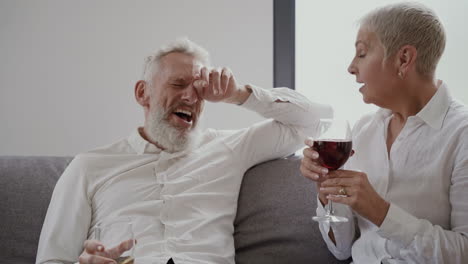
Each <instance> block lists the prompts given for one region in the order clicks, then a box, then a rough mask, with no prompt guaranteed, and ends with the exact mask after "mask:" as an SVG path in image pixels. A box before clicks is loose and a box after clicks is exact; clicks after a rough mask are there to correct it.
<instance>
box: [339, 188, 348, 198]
mask: <svg viewBox="0 0 468 264" xmlns="http://www.w3.org/2000/svg"><path fill="white" fill-rule="evenodd" d="M338 194H340V195H345V196H346V195H348V193H347V192H346V189H345V188H344V187H341V188H340V189H339V190H338Z"/></svg>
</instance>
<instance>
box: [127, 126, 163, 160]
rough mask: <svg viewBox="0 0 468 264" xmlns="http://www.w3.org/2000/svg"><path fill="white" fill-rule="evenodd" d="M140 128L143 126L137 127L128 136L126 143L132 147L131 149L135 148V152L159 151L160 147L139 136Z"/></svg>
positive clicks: (154, 152) (155, 152) (153, 152)
mask: <svg viewBox="0 0 468 264" xmlns="http://www.w3.org/2000/svg"><path fill="white" fill-rule="evenodd" d="M141 129H143V128H141V127H139V128H137V129H135V130H134V131H133V132H132V133H131V134H130V136H129V137H128V143H129V144H130V146H131V147H132V148H133V150H135V152H136V153H137V154H147V153H152V154H157V153H161V149H160V148H158V147H156V146H155V145H154V144H151V143H150V142H148V141H147V140H146V139H144V138H143V137H142V136H141V133H140V130H141Z"/></svg>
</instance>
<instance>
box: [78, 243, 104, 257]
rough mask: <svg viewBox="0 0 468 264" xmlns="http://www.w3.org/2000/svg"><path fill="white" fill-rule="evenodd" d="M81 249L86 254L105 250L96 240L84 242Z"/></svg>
mask: <svg viewBox="0 0 468 264" xmlns="http://www.w3.org/2000/svg"><path fill="white" fill-rule="evenodd" d="M83 247H84V249H85V251H86V252H87V253H88V254H94V253H96V252H103V251H104V250H105V248H104V245H103V244H102V243H101V242H99V241H97V240H86V241H85V242H84V244H83Z"/></svg>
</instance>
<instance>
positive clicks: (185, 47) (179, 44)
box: [143, 37, 210, 83]
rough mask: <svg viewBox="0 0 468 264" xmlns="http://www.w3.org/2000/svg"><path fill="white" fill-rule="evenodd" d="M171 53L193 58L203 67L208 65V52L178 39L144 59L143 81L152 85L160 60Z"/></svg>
mask: <svg viewBox="0 0 468 264" xmlns="http://www.w3.org/2000/svg"><path fill="white" fill-rule="evenodd" d="M172 52H180V53H184V54H187V55H190V56H193V57H194V58H195V59H196V60H198V61H199V62H200V63H202V64H203V65H205V66H209V64H210V55H209V53H208V51H206V50H205V49H204V48H203V47H201V46H200V45H198V44H196V43H195V42H193V41H191V40H189V39H188V38H186V37H184V38H178V39H176V40H175V41H173V42H171V43H169V44H168V45H166V46H163V47H161V48H159V49H158V50H156V51H155V52H154V53H153V54H151V55H149V56H148V57H146V59H145V64H144V68H143V80H145V81H147V82H149V83H152V80H153V77H154V75H155V73H156V72H157V70H158V67H159V63H160V61H161V59H162V58H163V57H164V56H166V55H167V54H169V53H172Z"/></svg>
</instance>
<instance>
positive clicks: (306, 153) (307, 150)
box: [302, 148, 319, 160]
mask: <svg viewBox="0 0 468 264" xmlns="http://www.w3.org/2000/svg"><path fill="white" fill-rule="evenodd" d="M302 154H304V157H307V158H309V159H313V160H316V159H318V158H319V154H318V152H317V151H315V150H313V149H311V148H305V149H304V150H303V151H302Z"/></svg>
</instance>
